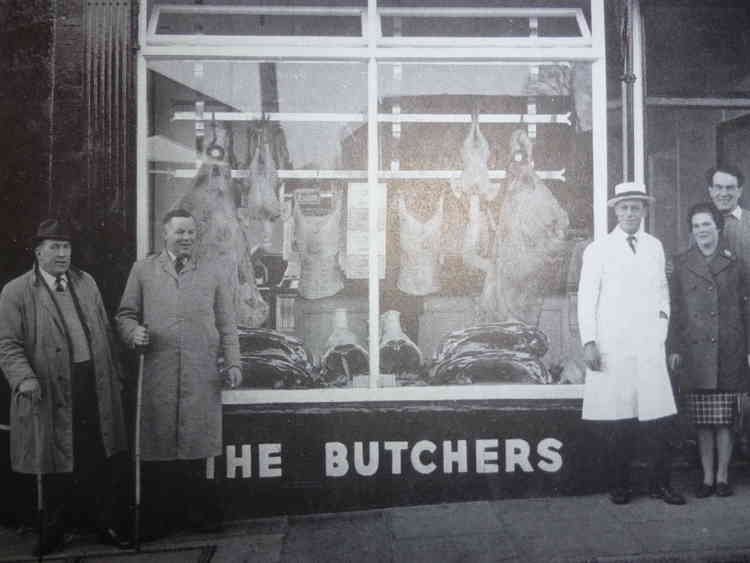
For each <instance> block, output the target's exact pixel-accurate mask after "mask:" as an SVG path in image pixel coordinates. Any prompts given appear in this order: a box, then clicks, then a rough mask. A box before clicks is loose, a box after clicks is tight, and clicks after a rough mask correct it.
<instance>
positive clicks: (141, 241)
mask: <svg viewBox="0 0 750 563" xmlns="http://www.w3.org/2000/svg"><path fill="white" fill-rule="evenodd" d="M140 4H141V5H140V12H139V41H140V45H141V48H140V49H139V52H138V55H137V62H136V65H137V66H136V68H137V107H138V112H137V173H136V176H137V185H136V193H137V196H136V201H137V203H136V237H137V255H138V257H139V258H143V257H145V256H146V255H147V254H148V253H149V252H150V251H151V248H152V241H151V240H150V236H151V232H152V225H151V221H152V207H151V202H150V201H149V177H148V162H147V136H148V131H149V123H148V104H149V99H148V89H147V75H148V62H149V61H150V60H154V59H162V60H163V59H183V60H184V59H190V60H206V61H208V60H211V59H220V60H230V61H231V60H233V59H234V60H239V59H241V60H245V61H258V62H261V61H284V60H294V61H345V62H363V63H366V64H367V66H368V72H367V74H368V107H367V114H366V116H365V119H366V120H367V122H368V124H372V125H370V126H369V127H368V170H367V178H366V182H367V183H368V185H369V190H370V199H371V201H370V213H369V227H370V232H371V233H374V232H376V231H377V209H376V206H375V205H374V204H375V202H376V198H377V191H376V190H377V185H378V182H382V180H383V178H384V177H385V176H384V175H383V173H386V172H387V171H386V170H382V171H381V170H378V148H379V147H378V143H379V140H378V127H377V125H378V124H379V117H378V89H377V88H378V63H381V62H405V63H406V62H426V63H429V62H438V61H440V62H469V63H484V62H509V63H517V62H521V63H529V64H542V63H545V62H547V63H548V62H555V61H557V62H559V61H568V62H579V61H581V62H589V63H591V72H592V113H593V129H592V150H593V155H592V156H593V194H592V195H593V209H594V225H593V231H594V237H595V238H599V237H601V236H603V235H604V234H606V232H607V206H606V199H607V92H606V60H605V37H604V17H605V15H604V14H605V9H604V0H590V15H591V26H590V27H591V29H590V30H589V28H588V25H587V24H586V20H585V18H584V17H583V14H582V12H581V10H580V8H575V9H562V10H563V11H565V12H566V13H569V12H570V11H571V10H572V11H577V12H579V13H577V14H576V15H575V17H576V20H577V21H578V23H579V26H581V21H582V22H583V26H585V27H583V26H582V27H580V29H581V30H582V33H583V36H582V37H580V38H552V39H550V38H538V37H537V38H534V37H527V38H502V39H501V40H497V39H496V40H487V39H481V38H459V39H461V40H458V41H457V40H455V38H449V39H450V41H449V43H450V44H443V43H444V41H443V40H444V38H439V39H440V41H432V40H429V39H430V38H419V37H417V38H408V37H407V38H383V37H382V36H381V30H380V18H381V17H382V16H388V15H407V14H409V13H414V14H416V15H425V14H435V13H440V12H442V15H444V16H445V17H467V16H471V15H474V16H482V15H487V14H488V13H490V12H492V11H495V12H497V13H500V12H501V11H503V10H505V12H506V13H507V12H509V11H514V13H515V12H525V13H527V14H528V13H530V12H533V13H534V14H536V15H539V14H538V12H539V10H552V11H554V10H557V9H547V8H542V9H540V8H527V9H523V8H520V9H517V8H513V9H484V8H460V9H459V8H456V9H452V8H449V9H445V8H441V9H437V8H435V9H430V10H423V9H419V8H406V9H400V8H378V6H377V0H368V6H367V8H366V9H364V8H343V9H342V8H318V9H313V8H301V7H299V8H298V7H294V8H283V9H282V8H267V7H264V8H259V9H258V10H265V11H268V10H270V11H278V10H280V11H279V13H282V12H284V13H286V12H287V11H289V10H291V11H292V12H295V13H311V12H310V10H314V11H315V13H326V12H328V13H335V12H340V13H347V14H349V15H351V13H353V12H358V13H360V14H361V17H362V25H363V28H362V30H363V36H362V37H361V38H351V37H349V38H343V37H340V38H336V37H333V38H331V37H311V36H304V37H294V38H282V39H281V40H280V39H278V38H276V37H273V38H269V37H257V36H256V37H250V38H248V37H245V38H237V37H232V38H229V39H231V40H229V41H228V40H227V37H228V36H214V37H213V38H211V39H210V40H207V38H206V36H195V35H185V36H182V35H173V36H168V37H169V40H164V39H163V37H155V36H156V35H158V34H156V33H155V27H154V28H153V29H152V26H155V25H156V24H155V23H153V22H155V21H157V19H158V13H157V12H159V10H160V9H164V7H165V5H162V6H154V7H153V9H154V13H153V14H152V16H151V22H149V0H140ZM188 7H189V8H204V9H205V8H209V7H205V6H204V7H199V6H188ZM246 10H249V8H248V9H246ZM318 10H324V12H319V11H318ZM530 17H532V16H530ZM155 18H157V19H155ZM217 37H219V38H221V39H220V40H219V41H216V38H217ZM300 38H301V39H304V44H302V43H300V42H298V41H297V39H300ZM290 39H293V40H290ZM352 39H354V41H352ZM425 39H427V40H425ZM445 43H447V42H445ZM381 121H383V120H381ZM371 240H372V237H371ZM377 264H378V255H377V247H376V245H371V246H370V254H369V272H370V277H369V290H368V291H369V295H368V303H369V333H370V334H371V335H376V334H378V331H379V318H380V304H379V286H380V280H379V277H378V267H377ZM368 348H369V354H370V374H373V375H371V376H370V379H369V381H370V386H369V387H368V388H347V389H306V390H270V389H269V390H264V389H252V390H232V391H224V392H223V401H224V403H225V404H235V405H236V404H273V403H358V402H379V401H394V400H396V401H414V402H419V401H436V400H487V399H579V398H581V397H582V396H583V385H511V384H495V385H470V386H469V385H467V386H460V385H451V386H429V387H428V386H419V387H378V386H377V383H378V377H377V376H376V375H374V374H379V371H380V370H379V353H378V352H379V351H378V342H377V338H374V337H371V338H370V339H369V343H368Z"/></svg>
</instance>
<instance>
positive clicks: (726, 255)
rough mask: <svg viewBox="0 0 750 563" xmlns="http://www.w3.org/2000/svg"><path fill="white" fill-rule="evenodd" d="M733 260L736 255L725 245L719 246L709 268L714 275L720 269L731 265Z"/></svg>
mask: <svg viewBox="0 0 750 563" xmlns="http://www.w3.org/2000/svg"><path fill="white" fill-rule="evenodd" d="M735 260H736V257H735V255H734V253H733V252H732V251H730V250H729V249H728V248H726V247H725V246H720V247H719V249H718V250H717V252H716V256H714V259H713V260H711V263H710V264H709V268H710V270H711V272H712V273H713V274H714V275H718V274H719V273H720V272H721V271H722V270H725V269H726V268H728V267H729V266H731V264H732V262H734V261H735Z"/></svg>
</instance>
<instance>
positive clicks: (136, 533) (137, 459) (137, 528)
mask: <svg viewBox="0 0 750 563" xmlns="http://www.w3.org/2000/svg"><path fill="white" fill-rule="evenodd" d="M143 326H144V327H145V329H146V330H148V325H146V324H144V325H143ZM138 348H139V354H138V382H137V386H136V393H135V438H134V440H133V452H134V455H133V463H134V470H135V503H134V505H133V528H134V529H133V544H134V546H135V550H136V551H140V550H141V397H142V395H143V360H144V356H145V354H146V348H145V346H139V347H138Z"/></svg>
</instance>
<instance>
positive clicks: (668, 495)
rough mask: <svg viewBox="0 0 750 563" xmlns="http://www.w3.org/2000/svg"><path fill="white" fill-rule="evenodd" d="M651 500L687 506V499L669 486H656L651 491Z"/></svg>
mask: <svg viewBox="0 0 750 563" xmlns="http://www.w3.org/2000/svg"><path fill="white" fill-rule="evenodd" d="M650 496H651V498H660V499H661V500H663V501H664V502H666V503H667V504H675V505H682V504H685V497H684V496H682V495H681V494H680V493H678V492H677V491H675V490H674V489H673V488H672V487H670V486H669V485H654V486H652V487H651V491H650Z"/></svg>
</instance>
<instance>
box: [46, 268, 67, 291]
mask: <svg viewBox="0 0 750 563" xmlns="http://www.w3.org/2000/svg"><path fill="white" fill-rule="evenodd" d="M39 272H41V274H42V277H43V278H44V281H45V282H47V285H48V286H50V287H51V288H53V289H54V287H55V280H56V277H55V276H53V275H52V274H50V273H49V272H47V271H46V270H43V269H42V268H39ZM61 279H62V285H63V287H64V288H65V289H67V288H68V274H62V278H61Z"/></svg>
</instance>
